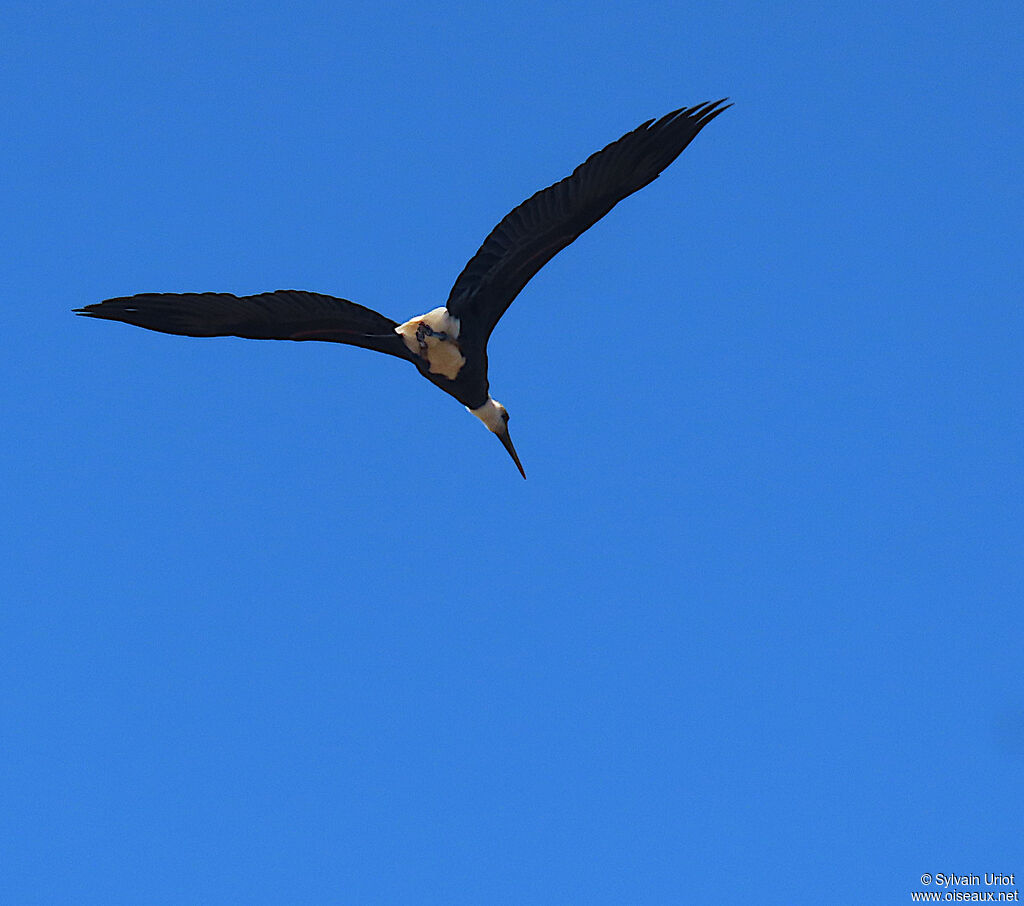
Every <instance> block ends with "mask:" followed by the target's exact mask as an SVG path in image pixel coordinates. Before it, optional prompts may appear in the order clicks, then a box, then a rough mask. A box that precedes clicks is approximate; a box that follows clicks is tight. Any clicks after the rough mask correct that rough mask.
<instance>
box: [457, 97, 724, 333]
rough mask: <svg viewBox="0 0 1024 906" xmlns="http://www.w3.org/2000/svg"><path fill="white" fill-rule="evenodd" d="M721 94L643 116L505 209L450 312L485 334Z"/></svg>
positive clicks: (708, 115) (662, 162)
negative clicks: (553, 180) (567, 173)
mask: <svg viewBox="0 0 1024 906" xmlns="http://www.w3.org/2000/svg"><path fill="white" fill-rule="evenodd" d="M725 100H726V99H724V98H723V99H722V100H720V101H714V102H713V103H707V104H700V105H698V106H697V107H684V108H682V109H680V110H675V111H673V112H672V113H669V114H667V115H666V116H663V117H662V118H661V119H659V120H648V121H647V122H646V123H643V124H642V125H640V126H638V127H637V128H636V129H634V130H633V131H632V132H628V133H626V135H624V136H622V138H620V139H619V140H618V141H615V142H612V143H611V144H610V145H608V147H606V148H604V149H603V150H601V151H598V152H597V153H596V154H592V155H591V156H590V157H589V158H587V160H586V161H584V162H583V163H582V164H580V165H579V166H578V167H577V168H576V169H575V170H573V172H572V175H570V176H567V177H566V178H565V179H563V180H561V181H560V182H556V183H555V184H554V185H553V186H548V188H546V189H542V190H541V191H540V192H537V193H536V194H535V195H533V196H531V197H530V198H528V199H527V200H526V201H524V202H523V203H522V204H521V205H519V207H517V208H515V209H513V210H512V211H510V212H509V213H508V214H507V215H506V216H505V218H504V219H503V220H502V221H501V223H499V224H498V225H497V226H496V227H495V228H494V229H493V230H492V231H491V234H490V235H489V236H488V237H487V238H486V239H485V240H484V244H483V245H482V246H480V250H479V251H478V252H477V253H476V254H475V255H474V256H473V257H472V258H471V259H470V261H469V263H468V264H467V265H466V267H465V268H464V269H463V271H462V273H461V274H459V278H458V280H456V281H455V285H454V286H453V287H452V291H451V294H450V295H449V296H448V311H449V312H451V314H452V315H454V316H455V317H457V318H459V319H460V320H463V319H468V320H469V321H470V322H471V323H472V324H473V326H474V327H475V329H476V331H475V332H479V335H482V337H483V338H484V339H486V337H487V336H489V335H490V332H491V331H492V330H493V329H494V325H495V324H497V323H498V321H499V319H500V318H501V316H502V315H503V314H504V313H505V311H506V310H507V309H508V307H509V306H510V305H511V304H512V301H513V300H514V299H515V297H516V296H517V295H519V292H520V290H522V288H523V287H524V286H525V285H526V284H527V282H528V281H529V279H530V278H531V277H532V276H533V275H534V274H535V273H537V271H539V270H540V269H541V268H542V267H543V266H544V265H545V264H546V263H547V262H548V261H550V260H551V259H552V258H553V257H554V256H555V255H556V254H557V253H558V252H560V251H561V250H562V249H564V248H565V247H566V246H567V245H569V243H570V242H572V241H573V240H574V239H575V238H576V237H577V236H579V235H580V234H581V233H582V232H584V231H585V230H587V229H589V228H590V227H592V226H593V225H594V224H595V223H597V221H598V220H600V219H601V218H602V217H604V215H605V214H607V213H608V212H609V211H610V210H611V209H612V208H613V207H615V205H616V204H618V203H619V202H620V201H622V199H623V198H625V197H626V196H627V195H632V194H633V193H634V192H636V191H637V190H638V189H642V188H643V187H644V186H646V185H647V184H648V183H650V182H651V181H653V180H654V179H655V178H656V177H657V176H658V174H659V173H661V171H662V170H664V169H665V168H666V167H667V166H668V165H669V164H670V163H672V161H674V160H675V159H676V158H677V157H678V156H679V155H680V154H681V153H682V151H683V149H684V148H685V147H686V146H687V145H688V144H690V142H691V141H692V140H693V138H694V136H695V135H696V134H697V133H698V132H700V130H701V129H703V128H704V127H705V126H706V125H707V124H708V123H710V122H711V120H713V119H714V118H715V117H716V116H718V114H720V113H721V112H722V111H723V110H726V109H728V108H729V107H731V106H732V105H731V104H725V106H722V105H723V104H724V101H725Z"/></svg>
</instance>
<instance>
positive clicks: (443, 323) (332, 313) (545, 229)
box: [76, 99, 732, 478]
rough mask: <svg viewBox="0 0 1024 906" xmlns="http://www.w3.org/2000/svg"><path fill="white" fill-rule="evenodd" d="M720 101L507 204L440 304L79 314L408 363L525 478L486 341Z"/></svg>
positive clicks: (287, 304)
mask: <svg viewBox="0 0 1024 906" xmlns="http://www.w3.org/2000/svg"><path fill="white" fill-rule="evenodd" d="M731 106H732V105H731V104H725V99H722V100H719V101H714V102H710V103H706V104H700V105H698V106H696V107H685V108H681V109H679V110H674V111H672V113H669V114H667V115H665V116H663V117H661V119H658V120H648V121H647V122H646V123H642V124H641V125H640V126H638V127H637V128H636V129H634V130H633V131H632V132H628V133H626V134H625V135H624V136H622V138H620V139H619V140H618V141H615V142H612V143H611V144H610V145H608V146H607V147H606V148H604V149H603V150H601V151H598V152H597V153H596V154H593V155H591V156H590V157H589V158H587V160H586V161H584V162H583V163H582V164H580V165H579V166H578V167H577V168H576V169H575V170H573V172H572V174H571V175H570V176H567V177H566V178H565V179H563V180H561V181H559V182H556V183H555V184H554V185H552V186H548V188H546V189H542V190H541V191H540V192H537V193H536V194H535V195H532V196H531V197H530V198H528V199H527V200H526V201H524V202H523V203H522V204H521V205H519V206H518V207H516V208H514V209H513V210H512V211H510V212H509V213H508V214H507V215H506V216H505V217H504V218H503V219H502V221H501V223H499V224H498V225H497V226H496V227H495V228H494V229H493V230H492V231H491V233H490V235H489V236H488V237H487V238H486V239H485V240H484V244H483V245H482V246H480V249H479V251H478V252H477V253H476V254H475V255H474V256H473V257H472V258H471V259H470V260H469V263H468V264H467V265H466V266H465V268H464V269H463V271H462V273H461V274H459V277H458V279H457V280H456V281H455V285H454V286H453V287H452V290H451V293H450V294H449V296H448V302H447V304H446V305H445V306H444V307H442V308H435V309H434V310H433V311H430V312H427V314H425V315H420V316H418V317H415V318H412V319H411V320H409V321H406V322H405V323H404V324H398V323H397V322H395V321H392V320H391V319H390V318H387V317H385V316H384V315H382V314H378V313H377V312H375V311H373V310H372V309H369V308H364V307H363V306H362V305H357V304H356V303H355V302H349V301H348V300H347V299H337V298H335V297H334V296H325V295H323V294H321V293H312V292H305V291H303V290H292V289H288V290H277V291H276V292H272V293H260V294H258V295H255V296H234V295H232V294H231V293H142V294H140V295H137V296H123V297H120V298H117V299H107V300H106V301H105V302H99V303H96V304H94V305H87V306H85V308H80V309H77V310H76V314H80V315H86V316H88V317H90V318H105V319H107V320H110V321H124V322H125V323H126V324H134V325H136V326H138V327H145V328H147V329H149V330H157V331H161V332H162V333H172V334H179V335H182V336H188V337H224V336H232V337H246V338H249V339H254V340H323V341H326V342H328V343H347V344H348V345H350V346H362V347H363V348H364V349H374V350H376V351H377V352H386V353H387V354H388V355H393V356H396V357H397V358H400V359H406V360H407V361H409V362H412V363H413V364H414V365H415V366H416V367H417V368H418V369H419V372H420V374H422V375H423V376H424V377H425V378H426V379H427V380H428V381H431V382H432V383H434V384H436V385H437V386H438V387H440V388H441V389H442V390H444V391H445V393H449V394H451V395H452V396H454V397H455V399H457V400H458V401H459V402H460V403H462V405H464V406H465V407H466V408H467V409H469V411H470V412H472V413H473V414H474V415H475V416H476V417H477V418H479V419H480V420H481V421H482V422H483V423H484V424H485V425H486V426H487V427H488V428H489V429H490V430H491V431H492V432H493V433H494V434H496V435H497V436H498V438H499V439H500V440H501V442H502V444H503V445H504V446H505V449H506V450H508V452H509V455H510V456H511V457H512V459H513V461H514V462H515V464H516V466H517V468H518V469H519V471H520V473H521V474H522V476H523V478H525V477H526V473H525V472H524V471H523V466H522V464H521V463H520V461H519V457H518V455H516V451H515V447H513V446H512V440H511V438H510V437H509V433H508V410H507V409H506V408H505V407H504V406H503V405H501V403H499V402H498V401H497V400H495V399H492V398H491V395H490V393H489V392H488V390H489V385H488V383H487V340H488V339H489V337H490V335H491V331H492V330H493V329H494V326H495V325H496V324H497V323H498V321H499V320H500V319H501V316H502V315H503V314H504V313H505V311H506V310H507V309H508V307H509V306H510V305H511V304H512V301H513V300H514V299H515V298H516V296H518V295H519V292H520V291H521V290H522V288H523V287H524V286H526V284H527V282H528V281H529V280H530V278H531V277H532V276H533V275H534V274H536V273H537V271H539V270H540V269H541V268H542V267H543V266H544V265H545V264H546V263H547V262H548V261H550V260H551V258H552V257H554V255H556V254H557V253H558V252H559V251H561V250H562V249H564V248H565V247H566V246H567V245H569V243H570V242H572V241H573V240H574V239H575V238H576V237H577V236H579V235H580V234H581V233H583V232H584V231H585V230H587V229H589V228H590V227H592V226H593V225H594V224H595V223H597V221H598V220H600V219H601V218H602V217H604V215H605V214H607V213H608V212H609V211H610V210H611V209H612V208H613V207H615V205H616V204H618V203H619V202H620V201H621V200H622V199H623V198H625V197H626V196H627V195H632V194H633V193H634V192H636V191H637V190H639V189H642V188H643V187H644V186H646V185H647V184H648V183H650V182H652V181H653V180H654V179H655V178H657V176H658V174H659V173H661V171H662V170H664V169H665V168H666V167H667V166H668V165H669V164H671V163H672V161H674V160H675V159H676V158H677V157H678V156H679V155H680V154H681V153H682V151H683V149H684V148H686V146H687V145H688V144H690V142H691V141H693V138H694V136H696V135H697V133H698V132H700V130H701V129H703V128H704V127H705V126H706V125H707V124H708V123H710V122H711V120H713V119H714V118H715V117H716V116H718V114H720V113H722V111H724V110H727V109H728V108H729V107H731Z"/></svg>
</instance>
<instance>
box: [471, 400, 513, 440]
mask: <svg viewBox="0 0 1024 906" xmlns="http://www.w3.org/2000/svg"><path fill="white" fill-rule="evenodd" d="M466 408H467V409H469V406H467V407H466ZM503 408H504V407H503V406H502V405H501V403H499V402H498V401H497V400H493V399H491V398H490V396H488V397H487V402H486V403H484V404H483V405H482V406H481V407H480V408H479V409H469V411H470V412H472V413H473V414H474V415H475V416H476V417H477V418H478V419H480V421H482V422H483V423H484V424H485V425H487V429H488V430H489V431H493V432H494V433H495V434H497V433H498V431H499V430H503V429H504V427H505V420H504V419H503V418H502V417H501V413H502V410H503Z"/></svg>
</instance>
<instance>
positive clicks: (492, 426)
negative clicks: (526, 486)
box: [466, 396, 526, 478]
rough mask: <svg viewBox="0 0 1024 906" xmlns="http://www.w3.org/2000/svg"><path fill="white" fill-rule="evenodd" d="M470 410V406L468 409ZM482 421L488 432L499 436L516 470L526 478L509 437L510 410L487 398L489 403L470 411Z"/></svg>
mask: <svg viewBox="0 0 1024 906" xmlns="http://www.w3.org/2000/svg"><path fill="white" fill-rule="evenodd" d="M466 408H467V409H468V408H469V407H468V406H467V407H466ZM469 411H470V412H472V413H473V414H474V415H475V416H476V417H477V418H478V419H480V421H482V422H483V423H484V424H485V425H487V430H488V431H490V432H491V433H493V434H497V435H498V440H500V441H501V443H502V445H503V446H504V447H505V449H506V450H508V455H509V456H511V457H512V461H513V462H514V463H515V464H516V468H517V469H519V474H520V475H522V476H523V478H526V472H524V471H523V464H522V463H521V462H520V461H519V457H518V456H517V455H516V448H515V447H513V446H512V438H511V437H509V436H508V409H506V408H505V407H504V406H503V405H501V403H499V402H498V401H497V400H495V399H491V397H489V396H488V397H487V402H486V403H484V404H483V405H482V406H481V407H480V408H479V409H470V410H469Z"/></svg>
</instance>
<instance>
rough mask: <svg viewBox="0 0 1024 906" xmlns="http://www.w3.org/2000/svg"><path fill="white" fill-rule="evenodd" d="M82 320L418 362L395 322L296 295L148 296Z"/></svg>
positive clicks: (94, 310) (99, 306)
mask: <svg viewBox="0 0 1024 906" xmlns="http://www.w3.org/2000/svg"><path fill="white" fill-rule="evenodd" d="M76 314H80V315H86V316H87V317H90V318H105V319H107V320H109V321H124V322H125V323H126V324H134V325H136V326H137V327H145V328H148V329H149V330H158V331H160V332H161V333H173V334H180V335H182V336H186V337H245V338H246V339H253V340H323V341H326V342H328V343H347V344H348V345H350V346H362V347H363V348H365V349H374V350H376V351H377V352H386V353H388V354H389V355H394V356H398V357H399V358H402V359H409V360H410V361H412V360H414V357H413V355H412V354H411V353H410V352H409V350H408V347H406V345H405V343H404V342H403V341H402V338H401V337H399V336H398V334H396V333H395V327H397V326H398V325H397V324H396V323H395V322H394V321H392V320H391V319H390V318H386V317H384V315H382V314H378V313H377V312H375V311H373V310H372V309H369V308H364V307H363V306H362V305H356V303H355V302H349V301H348V300H347V299H336V298H335V297H334V296H325V295H323V294H322V293H310V292H305V291H303V290H296V289H279V290H277V291H275V292H272V293H259V294H258V295H255V296H235V295H232V294H231V293H142V294H140V295H137V296H123V297H121V298H118V299H107V300H106V301H105V302H97V303H96V304H94V305H87V306H85V308H79V309H77V310H76Z"/></svg>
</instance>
